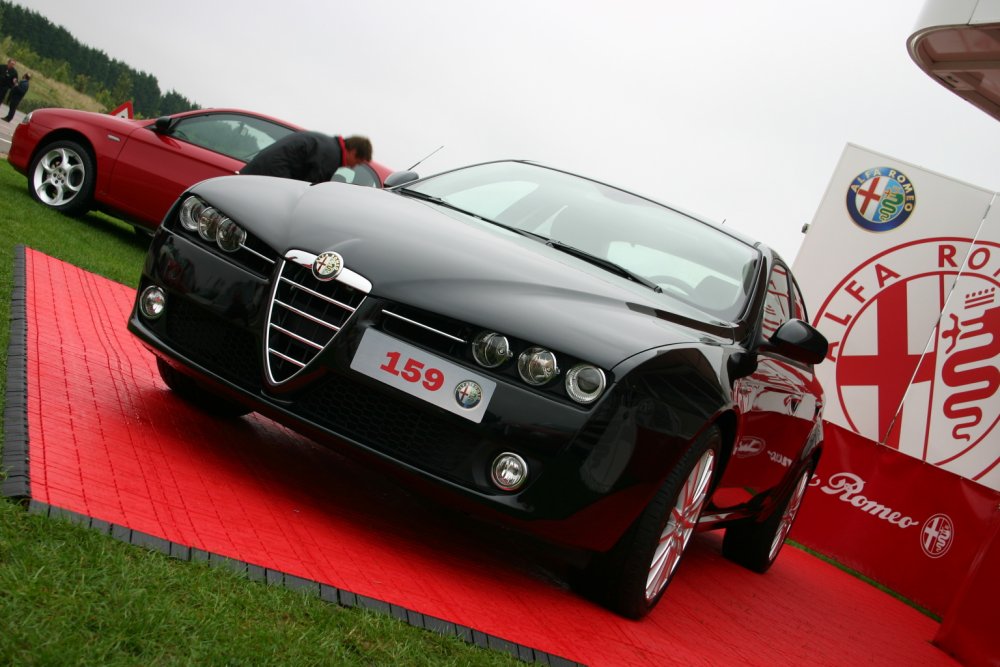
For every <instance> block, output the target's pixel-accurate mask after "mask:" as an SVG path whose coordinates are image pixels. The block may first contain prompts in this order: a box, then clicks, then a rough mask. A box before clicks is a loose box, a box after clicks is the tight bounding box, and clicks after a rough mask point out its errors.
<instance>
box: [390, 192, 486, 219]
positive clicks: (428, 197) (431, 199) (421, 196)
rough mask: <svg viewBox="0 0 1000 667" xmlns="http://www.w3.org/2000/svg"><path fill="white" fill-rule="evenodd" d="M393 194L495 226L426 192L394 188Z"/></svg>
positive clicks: (477, 215)
mask: <svg viewBox="0 0 1000 667" xmlns="http://www.w3.org/2000/svg"><path fill="white" fill-rule="evenodd" d="M395 192H401V193H403V194H404V195H406V196H407V197H413V198H414V199H420V200H422V201H429V202H431V203H432V204H437V205H438V206H444V207H445V208H450V209H451V210H453V211H458V212H459V213H464V214H466V215H471V216H472V217H473V218H479V219H480V220H483V221H484V222H492V223H493V224H497V223H496V222H494V221H493V220H490V219H489V218H484V217H483V216H481V215H479V214H478V213H473V212H472V211H466V210H465V209H464V208H459V207H458V206H455V205H454V204H452V203H451V202H449V201H447V200H445V199H441V198H440V197H435V196H434V195H429V194H427V193H426V192H421V191H420V190H411V189H410V188H396V190H395Z"/></svg>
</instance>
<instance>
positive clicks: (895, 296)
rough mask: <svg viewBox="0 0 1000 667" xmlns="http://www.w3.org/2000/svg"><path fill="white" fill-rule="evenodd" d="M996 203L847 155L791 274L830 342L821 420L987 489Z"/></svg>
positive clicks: (977, 192) (886, 160) (996, 354)
mask: <svg viewBox="0 0 1000 667" xmlns="http://www.w3.org/2000/svg"><path fill="white" fill-rule="evenodd" d="M995 197H996V193H994V192H991V191H988V190H984V189H982V188H977V187H975V186H972V185H968V184H965V183H961V182H958V181H956V180H954V179H950V178H947V177H945V176H941V175H939V174H935V173H933V172H930V171H927V170H925V169H922V168H920V167H917V166H915V165H911V164H908V163H905V162H903V161H901V160H897V159H895V158H891V157H888V156H885V155H881V154H878V153H874V152H872V151H869V150H866V149H863V148H860V147H857V146H853V145H848V146H847V147H846V148H845V150H844V153H843V155H842V157H841V160H840V162H839V164H838V165H837V168H836V170H835V171H834V174H833V177H832V179H831V182H830V185H829V187H828V188H827V192H826V194H825V196H824V198H823V201H822V203H821V204H820V207H819V209H818V211H817V213H816V217H815V219H814V220H813V222H812V224H811V225H810V227H809V231H808V234H807V235H806V238H805V240H804V241H803V244H802V248H801V250H800V251H799V254H798V256H797V257H796V259H795V266H794V271H795V274H796V277H797V279H798V282H799V287H800V288H801V289H802V292H803V294H804V295H805V297H806V302H807V303H808V304H810V306H811V307H812V308H813V311H812V319H813V322H814V323H815V324H816V326H817V327H818V328H819V329H820V330H821V331H822V332H823V333H824V334H825V335H826V336H827V338H828V339H829V341H830V352H829V354H828V356H827V360H826V361H825V362H824V363H823V364H821V365H820V366H819V367H818V369H817V371H818V372H817V375H818V376H819V378H820V381H821V382H822V383H823V388H824V390H825V392H826V409H825V413H824V415H825V418H826V419H827V420H828V421H830V422H832V423H834V424H837V425H839V426H842V427H844V428H847V429H850V430H852V431H854V432H856V433H858V434H859V435H861V436H863V437H865V438H867V439H869V440H872V441H875V442H878V443H881V444H884V445H887V446H889V447H893V448H895V449H898V450H899V451H901V452H903V453H906V454H909V455H910V456H914V457H916V458H918V459H920V460H923V461H926V462H928V463H932V464H934V465H937V466H940V467H943V468H945V469H947V470H950V471H952V472H955V473H956V474H959V475H961V476H963V477H966V478H968V479H974V480H976V481H979V482H981V483H983V484H985V485H987V486H989V487H990V488H993V489H996V490H1000V470H997V468H998V467H1000V465H998V457H1000V431H998V430H996V426H997V421H998V415H1000V398H998V397H997V388H998V386H1000V340H998V338H1000V298H998V295H997V292H998V290H997V288H998V286H1000V282H998V279H1000V211H998V210H997V209H998V208H1000V206H998V207H995V208H991V204H992V203H993V201H994V198H995ZM904 399H905V400H904Z"/></svg>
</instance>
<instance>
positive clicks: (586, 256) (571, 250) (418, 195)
mask: <svg viewBox="0 0 1000 667" xmlns="http://www.w3.org/2000/svg"><path fill="white" fill-rule="evenodd" d="M395 192H400V193H402V194H404V195H406V196H408V197H413V198H414V199H420V200H422V201H429V202H431V203H432V204H437V205H439V206H444V207H445V208H450V209H451V210H453V211H458V212H459V213H464V214H465V215H471V216H472V217H474V218H478V219H479V220H482V221H483V222H488V223H490V224H491V225H496V226H497V227H503V228H504V229H506V230H509V231H512V232H514V233H515V234H520V235H521V236H527V237H528V238H530V239H535V240H536V241H539V242H541V243H544V244H545V245H547V246H549V247H550V248H555V249H556V250H561V251H562V252H564V253H566V254H568V255H573V256H574V257H577V258H579V259H582V260H584V261H585V262H590V263H591V264H594V265H596V266H599V267H601V268H602V269H606V270H608V271H611V272H612V273H615V274H617V275H619V276H622V277H623V278H628V279H629V280H631V281H633V282H637V283H639V284H640V285H645V286H646V287H648V288H649V289H651V290H653V291H654V292H662V291H663V289H662V288H661V287H660V286H659V285H657V284H656V283H654V282H653V281H651V280H648V279H647V278H644V277H642V276H640V275H639V274H637V273H633V272H632V271H629V270H628V269H626V268H625V267H624V266H622V265H620V264H615V263H614V262H612V261H610V260H607V259H604V258H602V257H597V256H595V255H591V254H590V253H589V252H586V251H584V250H580V249H579V248H575V247H573V246H571V245H567V244H565V243H563V242H562V241H556V240H555V239H550V238H548V237H547V236H542V235H541V234H535V233H534V232H529V231H528V230H526V229H520V228H518V227H513V226H511V225H506V224H504V223H502V222H497V221H496V220H490V219H489V218H486V217H483V216H481V215H479V214H478V213H473V212H472V211H466V210H465V209H463V208H459V207H458V206H455V205H454V204H452V203H451V202H449V201H447V200H445V199H442V198H441V197H435V196H434V195H429V194H427V193H426V192H420V191H419V190H411V189H410V188H396V190H395Z"/></svg>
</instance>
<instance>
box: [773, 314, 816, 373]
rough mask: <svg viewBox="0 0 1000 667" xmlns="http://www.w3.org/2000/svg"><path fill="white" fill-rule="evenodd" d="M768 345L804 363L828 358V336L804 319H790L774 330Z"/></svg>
mask: <svg viewBox="0 0 1000 667" xmlns="http://www.w3.org/2000/svg"><path fill="white" fill-rule="evenodd" d="M768 347H769V348H770V349H772V350H774V351H775V352H777V353H778V354H780V355H781V356H783V357H788V358H789V359H792V360H793V361H798V362H801V363H803V364H818V363H820V362H821V361H823V359H825V358H826V352H827V348H828V347H829V343H828V342H827V340H826V336H824V335H823V334H821V333H820V332H819V331H818V330H817V329H816V328H815V327H813V326H812V325H810V324H809V323H807V322H804V321H802V320H796V319H792V320H788V321H787V322H785V323H784V324H782V325H781V326H780V327H778V330H777V331H775V332H774V335H773V336H771V340H770V341H768Z"/></svg>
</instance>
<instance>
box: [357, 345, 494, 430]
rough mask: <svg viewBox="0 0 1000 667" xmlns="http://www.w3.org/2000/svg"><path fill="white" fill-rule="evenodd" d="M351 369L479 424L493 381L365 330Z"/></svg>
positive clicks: (484, 411)
mask: <svg viewBox="0 0 1000 667" xmlns="http://www.w3.org/2000/svg"><path fill="white" fill-rule="evenodd" d="M351 369H352V370H355V371H357V372H359V373H363V374H364V375H367V376H368V377H370V378H374V379H376V380H378V381H379V382H383V383H385V384H387V385H389V386H391V387H395V388H396V389H399V390H400V391H403V392H406V393H407V394H409V395H410V396H416V397H417V398H419V399H421V400H424V401H426V402H428V403H431V404H433V405H436V406H438V407H439V408H443V409H445V410H447V411H448V412H451V413H454V414H456V415H459V416H460V417H464V418H465V419H468V420H469V421H472V422H475V423H477V424H478V423H479V422H481V421H482V420H483V415H485V414H486V408H487V406H488V405H489V402H490V399H491V398H492V397H493V393H494V391H495V390H496V382H494V381H493V380H491V379H489V378H487V377H485V376H482V375H479V374H478V373H475V372H473V371H470V370H469V369H467V368H465V367H464V366H459V365H458V364H455V363H452V362H451V361H448V360H447V359H444V358H442V357H439V356H438V355H436V354H433V353H431V352H427V351H426V350H423V349H421V348H419V347H416V346H414V345H410V344H409V343H405V342H403V341H401V340H398V339H396V338H393V337H392V336H389V335H386V334H384V333H382V332H381V331H379V330H377V329H366V330H365V333H364V335H363V336H362V337H361V344H360V345H359V346H358V351H357V352H356V353H355V355H354V359H352V360H351Z"/></svg>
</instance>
